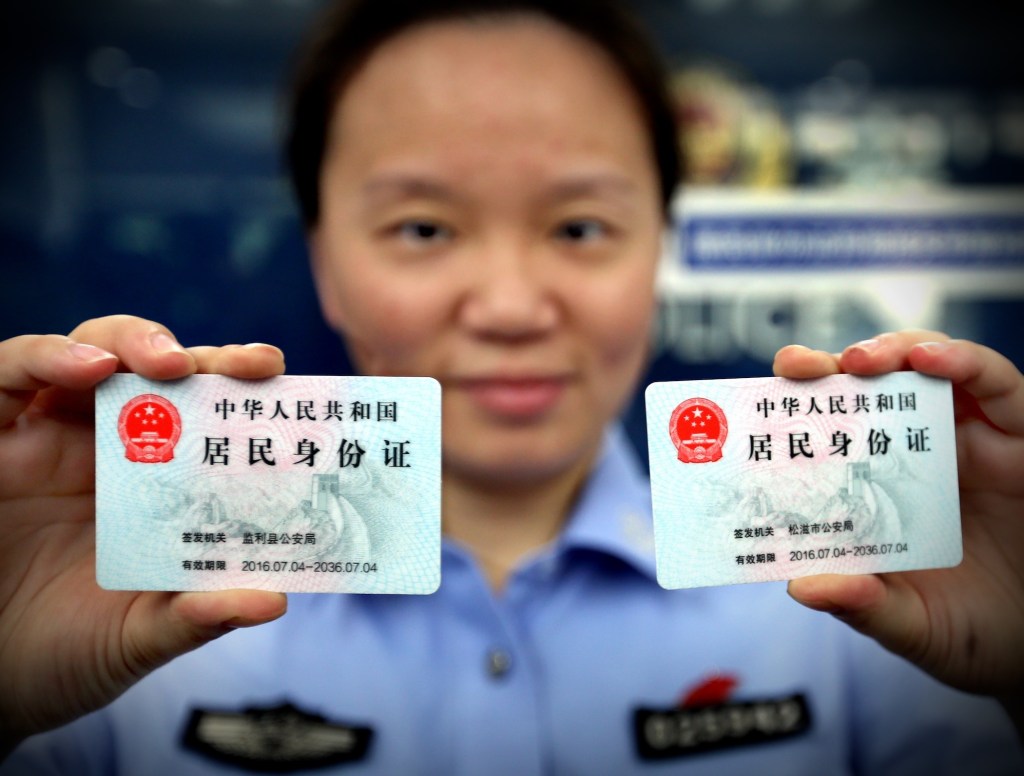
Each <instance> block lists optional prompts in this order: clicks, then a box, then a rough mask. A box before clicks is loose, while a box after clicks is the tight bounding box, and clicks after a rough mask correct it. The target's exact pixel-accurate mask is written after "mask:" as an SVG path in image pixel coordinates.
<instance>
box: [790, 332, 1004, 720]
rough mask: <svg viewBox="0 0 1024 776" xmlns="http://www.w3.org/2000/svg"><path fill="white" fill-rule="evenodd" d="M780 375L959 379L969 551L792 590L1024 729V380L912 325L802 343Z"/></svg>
mask: <svg viewBox="0 0 1024 776" xmlns="http://www.w3.org/2000/svg"><path fill="white" fill-rule="evenodd" d="M774 369H775V373H776V374H777V375H779V376H780V377H790V378H811V377H823V376H826V375H832V374H837V373H841V372H845V373H849V374H857V375H878V374H883V373H886V372H893V371H898V370H908V369H913V370H916V371H918V372H922V373H924V374H929V375H935V376H937V377H945V378H948V379H950V380H951V381H952V383H953V405H954V415H955V422H956V446H957V451H956V452H957V465H958V468H959V480H960V510H961V519H962V527H963V544H964V559H963V562H962V563H961V564H960V565H959V566H957V567H955V568H947V569H931V570H927V571H910V572H901V573H889V574H874V575H867V576H846V575H823V576H816V577H806V578H803V579H796V580H793V581H792V582H790V583H789V593H790V595H791V596H792V597H793V598H795V599H796V600H797V601H799V602H800V603H802V604H804V605H805V606H808V607H810V608H812V609H817V610H820V611H825V612H829V613H831V614H834V615H835V616H837V617H838V618H840V619H841V620H843V621H844V622H846V623H848V624H849V625H851V626H852V627H853V628H855V629H857V630H858V631H860V632H862V633H864V634H866V635H868V636H871V637H872V638H874V639H876V640H877V641H878V642H879V643H881V644H882V645H883V646H885V647H886V648H888V649H890V650H892V651H893V652H895V653H897V654H899V655H902V656H903V657H905V658H907V659H908V660H911V661H913V662H914V663H916V664H917V665H918V666H920V667H921V668H923V669H924V670H925V671H927V672H928V673H930V674H932V675H933V676H935V677H936V678H937V679H939V680H941V681H943V682H945V683H947V684H950V685H952V686H954V687H957V688H960V689H963V690H967V691H970V692H978V693H985V694H989V695H994V696H996V697H998V698H1000V700H1001V701H1002V702H1003V704H1004V705H1005V706H1006V707H1007V709H1008V710H1009V711H1010V712H1011V714H1013V715H1014V717H1015V719H1016V721H1017V724H1018V727H1020V728H1021V730H1022V733H1024V725H1022V722H1024V376H1022V375H1021V373H1020V371H1018V370H1017V368H1016V367H1015V366H1014V365H1013V364H1012V363H1011V362H1010V361H1009V360H1007V359H1006V358H1004V357H1003V356H1001V355H1000V354H998V353H996V352H995V351H993V350H990V349H989V348H986V347H984V346H982V345H978V344H976V343H973V342H967V341H964V340H950V339H949V338H948V337H946V336H945V335H943V334H938V333H936V332H927V331H905V332H899V333H895V334H883V335H881V336H879V337H877V338H876V339H872V340H866V341H864V342H859V343H857V344H855V345H851V346H850V347H848V348H847V349H846V350H845V351H843V352H842V353H841V354H839V355H835V354H830V353H825V352H822V351H814V350H809V349H807V348H804V347H801V346H799V345H791V346H789V347H786V348H783V349H782V350H780V351H779V352H778V354H777V355H776V357H775V365H774Z"/></svg>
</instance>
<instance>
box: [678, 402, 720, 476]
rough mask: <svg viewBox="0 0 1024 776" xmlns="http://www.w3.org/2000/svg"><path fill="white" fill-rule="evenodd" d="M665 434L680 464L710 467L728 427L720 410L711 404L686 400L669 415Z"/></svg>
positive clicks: (718, 452) (718, 456)
mask: <svg viewBox="0 0 1024 776" xmlns="http://www.w3.org/2000/svg"><path fill="white" fill-rule="evenodd" d="M668 431H669V434H671V435H672V444H674V445H675V446H676V450H677V451H678V452H679V460H680V461H682V462H683V463H711V462H712V461H717V460H718V459H719V458H721V457H722V445H724V444H725V437H726V435H727V434H728V432H729V424H728V423H726V421H725V413H724V412H722V408H721V407H719V406H718V405H717V404H715V403H714V402H713V401H709V400H707V399H701V398H696V399H687V400H686V401H684V402H683V403H682V404H680V405H679V406H678V407H676V408H675V411H674V412H673V413H672V419H671V420H670V421H669V425H668Z"/></svg>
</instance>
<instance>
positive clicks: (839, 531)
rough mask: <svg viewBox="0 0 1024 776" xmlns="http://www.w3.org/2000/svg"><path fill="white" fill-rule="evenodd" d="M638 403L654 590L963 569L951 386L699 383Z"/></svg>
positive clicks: (922, 379) (864, 381)
mask: <svg viewBox="0 0 1024 776" xmlns="http://www.w3.org/2000/svg"><path fill="white" fill-rule="evenodd" d="M646 396H647V433H648V442H649V450H650V462H651V495H652V501H653V507H654V541H655V553H656V558H657V569H658V581H659V582H660V583H661V585H662V586H663V587H667V588H684V587H703V586H707V585H728V584H734V583H740V582H765V581H769V580H782V579H795V578H797V577H804V576H809V575H811V574H870V573H876V572H884V571H907V570H910V569H924V568H939V567H945V566H955V565H957V564H958V563H959V562H960V560H961V558H962V555H963V545H962V541H961V535H960V502H959V492H958V489H957V471H956V440H955V432H954V428H953V405H952V390H951V387H950V383H949V382H948V381H946V380H941V379H938V378H934V377H928V376H925V375H921V374H918V373H915V372H898V373H894V374H888V375H884V376H879V377H856V376H852V375H835V376H832V377H825V378H821V379H817V380H787V379H783V378H772V377H769V378H751V379H740V380H697V381H689V382H671V383H654V384H652V385H651V386H649V387H648V389H647V395H646Z"/></svg>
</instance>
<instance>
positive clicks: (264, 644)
mask: <svg viewBox="0 0 1024 776" xmlns="http://www.w3.org/2000/svg"><path fill="white" fill-rule="evenodd" d="M652 550H653V547H652V534H651V517H650V491H649V487H648V484H647V481H646V479H645V478H644V477H643V475H642V474H641V472H640V471H639V470H638V469H637V466H636V463H635V461H634V460H633V458H632V456H631V452H630V451H629V449H628V444H627V443H626V442H625V441H624V439H623V438H622V437H621V435H620V434H619V433H618V432H615V433H612V434H610V435H609V438H608V440H607V444H606V446H605V450H604V454H603V456H602V458H601V460H600V462H599V463H598V465H597V466H596V468H595V470H594V472H593V474H592V476H591V478H590V480H589V482H588V484H587V486H586V488H585V489H584V491H583V493H582V494H581V497H580V500H579V503H578V505H577V506H576V508H575V510H574V512H573V514H572V516H571V519H570V521H569V523H568V524H567V527H566V529H565V531H564V532H563V533H562V535H561V536H560V537H559V538H558V540H557V541H556V542H554V543H553V544H552V546H550V547H548V548H546V549H545V550H544V551H542V552H540V553H539V554H538V555H537V556H536V557H534V558H532V559H531V560H529V561H528V562H526V563H524V564H523V565H522V567H521V568H519V569H518V570H517V571H516V572H515V573H514V574H513V575H512V576H511V578H510V579H509V581H508V585H507V588H506V590H505V591H504V593H502V594H501V595H497V596H496V595H495V594H494V593H493V592H492V591H491V590H490V589H489V587H488V585H487V583H486V581H485V580H484V578H483V576H482V574H481V572H480V570H479V569H478V567H477V566H476V564H475V563H474V562H473V560H472V559H471V558H470V557H469V556H468V555H467V553H466V552H464V551H463V550H462V549H460V548H459V547H458V546H455V545H453V544H451V543H449V544H447V545H446V546H445V547H444V550H443V576H442V579H443V582H442V585H441V588H440V590H439V591H438V592H437V593H436V594H434V595H430V596H408V597H405V596H371V595H367V596H337V595H321V596H313V595H309V596H299V595H293V596H291V598H290V607H289V612H288V614H287V615H286V616H285V617H283V618H282V619H281V620H279V621H277V622H274V623H271V624H269V625H265V626H261V627H259V628H254V629H251V630H244V631H237V632H234V633H232V634H229V635H227V636H225V637H223V638H222V639H220V640H218V641H217V642H215V643H213V644H211V645H209V646H207V647H204V648H202V649H200V650H198V651H196V652H193V653H191V654H189V655H186V656H184V657H181V658H179V659H177V660H175V661H174V662H172V663H171V664H170V665H168V666H166V667H164V668H162V669H160V670H158V671H156V672H155V673H154V674H152V675H151V676H149V677H147V678H146V679H144V680H143V681H141V682H140V683H139V684H137V685H136V686H135V687H133V688H132V689H131V690H129V691H128V692H127V693H125V694H124V695H123V696H122V697H121V698H120V699H118V700H117V701H115V702H114V703H113V704H112V705H110V706H109V707H107V708H106V709H103V710H102V711H100V712H97V713H95V714H91V715H89V716H87V717H84V718H82V719H80V720H78V721H76V722H75V723H72V724H71V725H68V726H66V727H64V728H62V729H59V730H57V731H53V732H51V733H48V734H44V735H41V736H36V737H35V738H33V739H30V740H29V741H28V742H26V743H25V744H24V745H23V746H22V747H21V748H20V750H19V751H18V752H17V753H16V754H15V755H14V756H12V758H11V759H10V760H9V761H8V763H7V764H6V767H4V768H3V769H0V772H2V773H4V774H8V773H17V774H22V773H33V774H36V773H38V774H46V773H62V774H75V775H76V776H78V775H79V774H146V776H157V775H158V774H174V775H175V776H178V775H179V774H224V773H241V772H244V769H240V768H239V767H238V766H234V765H225V764H224V763H221V762H218V761H216V760H214V759H212V758H211V757H210V756H209V755H208V754H204V753H200V752H197V751H195V750H194V749H191V748H188V747H186V746H184V745H183V743H182V742H183V738H184V737H185V732H186V728H187V727H188V724H189V720H190V718H191V715H192V712H193V710H195V709H200V710H204V711H206V712H229V713H234V712H242V711H243V710H244V709H245V708H247V707H258V708H271V707H276V706H280V705H281V704H283V703H290V704H292V705H294V707H296V708H297V709H299V710H301V711H302V712H305V713H309V714H318V715H320V716H322V717H324V718H325V719H326V721H327V722H328V723H331V724H343V725H349V726H355V727H363V728H369V729H371V730H372V738H371V740H370V741H369V747H368V749H367V751H366V755H365V757H364V758H363V759H361V760H359V761H355V762H349V763H345V764H343V765H339V766H333V767H329V768H325V769H320V770H318V771H311V772H317V773H324V772H339V773H345V774H349V773H351V774H360V773H374V774H515V775H516V776H529V775H530V774H627V773H642V774H643V773H651V774H662V773H685V774H723V773H724V774H731V773H737V774H738V773H743V774H751V773H756V774H786V775H787V776H794V775H797V774H814V775H815V776H819V775H820V774H843V773H870V774H918V773H920V774H926V773H927V774H940V773H949V774H962V773H967V772H970V773H972V774H981V773H1024V761H1022V759H1021V752H1020V748H1019V745H1018V744H1017V741H1016V738H1015V735H1014V732H1013V729H1012V727H1011V725H1010V724H1009V722H1008V720H1007V719H1006V717H1005V715H1004V714H1003V713H1002V711H1001V710H1000V708H999V707H998V706H997V705H996V704H995V703H993V702H991V701H989V700H985V699H981V698H977V697H973V696H968V695H964V694H961V693H958V692H955V691H953V690H950V689H948V688H946V687H944V686H942V685H940V684H938V683H937V682H935V681H933V680H932V679H930V678H929V677H927V676H926V675H924V674H923V673H922V672H920V671H919V670H917V669H916V668H914V667H913V666H911V665H910V664H908V663H906V662H904V661H903V660H901V659H899V658H896V657H894V656H892V655H891V654H889V653H888V652H886V651H884V650H882V649H881V648H880V647H878V646H877V645H875V643H874V642H872V641H870V640H868V639H866V638H864V637H862V636H860V635H858V634H856V633H855V632H853V631H852V630H850V629H849V628H847V627H846V626H844V625H842V624H841V623H839V622H837V621H836V620H834V619H833V618H831V617H829V616H827V615H823V614H818V613H815V612H811V611H808V610H806V609H804V608H802V607H800V606H799V605H797V604H795V603H793V602H792V601H791V600H790V599H789V598H788V597H787V595H786V593H785V589H784V587H783V586H781V585H778V584H768V585H741V586H733V587H724V588H705V589H698V590H691V591H667V590H663V589H662V588H661V587H659V586H658V584H657V582H656V581H655V571H654V561H653V552H652ZM714 677H719V678H722V677H724V678H725V684H726V685H727V686H731V688H732V689H731V691H730V692H726V693H725V695H723V694H722V693H721V692H719V694H718V696H716V699H717V700H718V701H728V702H731V703H737V704H740V706H737V707H734V710H735V709H738V708H742V705H743V704H744V703H745V702H748V701H755V700H756V701H768V702H773V701H778V700H779V699H786V698H791V697H793V696H796V695H802V696H803V698H804V702H805V709H806V714H805V718H804V719H803V723H804V724H805V725H806V730H804V732H800V733H797V734H795V735H790V736H788V737H782V738H768V739H766V740H763V741H761V742H748V743H745V744H742V745H737V743H736V742H737V741H740V740H743V737H742V736H740V735H739V733H740V732H742V731H738V730H736V729H729V730H723V729H722V728H721V724H720V722H721V720H722V719H725V718H724V717H717V718H715V719H718V720H719V722H718V723H716V722H715V719H712V718H711V717H708V718H707V719H705V720H704V722H706V723H707V724H704V723H700V724H698V727H697V728H693V727H692V726H691V723H694V720H695V719H697V718H695V717H693V716H689V717H687V719H686V720H683V721H682V722H680V723H679V724H680V725H682V727H673V723H669V724H668V727H664V726H662V727H661V728H659V730H660V733H659V735H658V736H655V743H657V744H658V746H667V747H668V748H667V750H666V751H670V752H674V753H675V754H676V756H672V757H668V758H666V759H663V760H658V761H654V760H643V759H640V757H639V756H638V747H637V738H638V735H639V734H638V732H637V730H636V729H635V719H634V714H635V712H636V710H637V709H638V708H647V709H656V710H664V711H665V712H666V713H671V712H672V709H673V708H676V707H678V706H679V704H680V702H681V700H682V699H683V698H684V696H686V695H687V694H688V693H690V692H691V691H693V690H694V689H695V688H698V687H701V686H706V685H707V682H708V680H709V679H712V678H714ZM712 684H714V683H712ZM721 684H722V682H721V681H720V682H719V685H721ZM747 709H748V712H749V713H750V714H755V713H757V714H759V713H761V712H754V711H751V710H750V707H749V705H748V707H747ZM762 711H763V710H762ZM697 713H699V711H698V712H697ZM726 713H727V714H728V713H729V712H726ZM735 713H737V714H738V713H739V712H735ZM235 719H236V720H237V719H242V720H245V719H248V718H246V717H241V718H235ZM666 719H673V718H672V717H667V718H666ZM734 719H737V720H740V721H741V722H742V720H743V719H747V720H748V722H747V723H743V724H747V725H748V726H749V724H750V720H754V719H755V717H751V716H748V717H747V718H744V717H742V715H741V716H738V717H734ZM755 721H756V720H755ZM761 721H764V720H761ZM697 722H698V723H699V722H700V719H697ZM768 722H769V723H770V722H771V720H770V719H769V720H768ZM246 724H248V723H245V722H243V723H242V725H243V727H244V726H245V725H246ZM701 725H703V727H701ZM716 725H717V727H716ZM769 726H770V725H769ZM741 727H742V725H741ZM684 728H685V729H684ZM211 729H212V728H211ZM231 729H232V728H230V725H229V732H230V730H231ZM234 730H235V731H236V733H237V729H234ZM254 730H255V728H251V729H250V728H246V730H245V731H243V733H238V735H236V738H238V739H239V740H241V739H245V738H246V736H249V738H250V739H251V737H252V736H253V735H255V734H254V732H253V731H254ZM333 730H335V731H337V729H336V728H334V729H333ZM695 730H696V732H695ZM222 732H223V731H222ZM641 732H643V731H641ZM278 733H280V731H278ZM300 735H305V736H306V737H307V739H308V740H310V741H313V740H314V739H315V738H316V736H315V734H314V733H311V732H310V729H308V728H306V727H303V724H302V723H299V724H298V725H297V726H295V727H294V729H293V732H292V733H288V734H287V735H284V738H283V740H285V741H289V740H296V739H297V738H298V737H299V736H300ZM737 736H739V737H738V738H737ZM214 737H215V738H216V736H214ZM695 737H696V738H695ZM701 737H703V739H705V740H714V741H717V743H718V744H722V743H723V742H724V743H725V744H731V745H726V746H720V748H717V749H712V750H710V751H705V752H703V753H694V752H693V751H692V747H691V749H690V750H687V751H686V753H682V751H683V749H682V748H679V747H676V749H679V751H676V749H673V746H671V745H672V744H676V743H679V742H680V741H683V740H684V739H685V740H686V741H689V742H691V743H692V741H693V740H697V739H701ZM228 738H230V735H229V736H228ZM271 738H273V737H271ZM261 740H262V741H263V743H262V744H260V743H259V742H257V744H259V745H255V744H254V746H256V750H257V752H258V753H260V752H262V754H261V755H260V756H263V755H267V753H268V752H269V751H270V749H272V747H271V746H270V745H269V744H267V743H266V740H264V739H261ZM316 740H327V741H328V744H327V746H328V747H330V746H332V745H334V744H336V743H337V742H338V741H339V740H341V741H342V742H344V740H345V739H344V736H342V738H340V739H339V738H338V737H337V734H335V736H334V738H331V737H330V736H328V737H327V739H316ZM331 742H333V743H331ZM229 743H230V742H229ZM250 743H251V741H250ZM235 744H236V745H237V747H241V748H242V749H245V747H246V744H245V741H244V740H243V741H242V742H241V743H238V741H236V742H235ZM261 747H262V748H261ZM247 751H249V752H251V751H253V750H252V746H250V747H249V749H248V750H247Z"/></svg>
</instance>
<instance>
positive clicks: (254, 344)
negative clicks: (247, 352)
mask: <svg viewBox="0 0 1024 776" xmlns="http://www.w3.org/2000/svg"><path fill="white" fill-rule="evenodd" d="M242 347H243V348H274V350H277V348H275V347H274V346H273V345H268V344H267V343H266V342H250V343H249V344H248V345H242Z"/></svg>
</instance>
